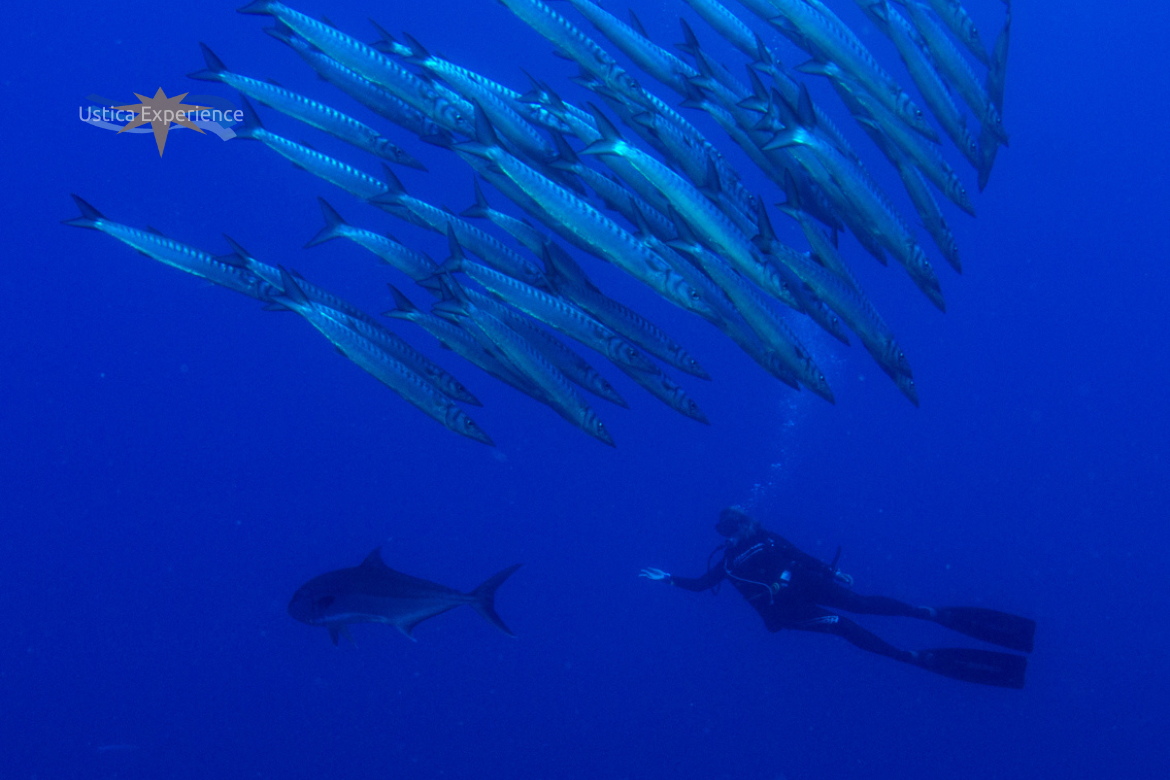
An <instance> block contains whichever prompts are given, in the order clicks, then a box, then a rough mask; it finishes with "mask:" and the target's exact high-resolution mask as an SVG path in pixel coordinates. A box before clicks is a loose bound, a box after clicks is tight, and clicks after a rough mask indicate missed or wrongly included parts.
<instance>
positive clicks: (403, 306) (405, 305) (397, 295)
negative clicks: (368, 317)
mask: <svg viewBox="0 0 1170 780" xmlns="http://www.w3.org/2000/svg"><path fill="white" fill-rule="evenodd" d="M386 286H387V287H389V288H390V294H391V295H392V296H394V308H393V309H389V310H387V311H384V312H382V316H383V317H393V318H394V319H399V320H405V319H409V318H410V316H411V315H413V314H415V313H417V312H418V307H417V306H415V305H414V304H413V303H411V302H410V299H409V298H407V297H406V296H405V295H404V294H403V293H402V290H399V289H398V288H397V287H395V286H394V285H393V284H390V283H389V282H387V284H386Z"/></svg>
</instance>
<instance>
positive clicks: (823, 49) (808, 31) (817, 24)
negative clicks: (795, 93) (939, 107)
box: [769, 0, 938, 141]
mask: <svg viewBox="0 0 1170 780" xmlns="http://www.w3.org/2000/svg"><path fill="white" fill-rule="evenodd" d="M773 2H774V4H775V6H776V10H777V11H778V12H779V15H778V16H776V17H773V18H772V19H771V20H769V21H770V22H771V23H772V25H773V26H775V27H777V28H778V29H779V30H780V31H781V32H783V33H785V34H786V35H788V36H789V37H791V38H793V39H794V42H798V45H800V46H801V47H802V48H805V49H806V51H808V52H809V53H810V54H812V55H813V56H814V57H817V58H818V59H821V60H828V61H831V62H835V63H837V64H838V65H839V66H840V67H841V68H842V69H843V70H845V71H846V72H847V73H849V74H850V75H851V76H853V77H854V78H855V79H857V80H858V81H859V82H860V83H861V84H862V86H863V87H865V89H866V90H868V91H869V92H870V94H872V95H873V96H874V97H875V98H877V99H878V100H880V101H882V104H883V105H885V106H886V108H888V109H889V110H890V111H891V112H892V113H893V114H895V115H896V116H898V117H899V118H900V119H901V120H902V121H903V122H905V123H906V124H907V125H909V126H910V127H912V128H914V129H915V130H916V131H918V132H919V133H921V134H922V135H924V136H926V137H927V138H929V139H931V140H932V141H937V140H938V134H937V133H936V132H935V131H934V128H932V127H931V126H930V124H929V123H928V122H927V121H926V115H925V114H923V113H922V110H921V109H920V108H918V106H916V105H915V104H914V100H913V99H912V98H911V97H910V96H909V95H908V94H906V92H905V90H903V89H902V87H900V86H899V85H898V83H897V82H896V81H894V79H893V78H892V77H891V76H890V75H889V74H888V73H886V71H885V70H883V69H882V67H881V65H879V64H878V62H877V60H876V59H874V57H873V55H872V54H871V53H870V52H869V50H868V49H867V48H865V46H863V45H862V44H861V42H860V41H858V40H857V38H856V36H854V35H852V33H848V32H846V31H847V29H848V28H846V27H845V26H844V25H843V24H841V22H840V20H835V21H834V20H830V19H829V18H827V17H826V16H825V15H824V14H823V13H821V11H820V10H818V9H817V8H815V7H813V6H812V5H809V4H808V3H807V2H806V1H805V0H773Z"/></svg>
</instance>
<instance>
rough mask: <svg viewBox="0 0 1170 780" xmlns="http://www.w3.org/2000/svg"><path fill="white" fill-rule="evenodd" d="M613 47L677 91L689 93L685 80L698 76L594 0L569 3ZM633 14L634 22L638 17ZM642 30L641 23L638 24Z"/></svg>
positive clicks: (644, 34) (640, 30)
mask: <svg viewBox="0 0 1170 780" xmlns="http://www.w3.org/2000/svg"><path fill="white" fill-rule="evenodd" d="M569 2H570V3H572V4H573V7H574V8H576V9H577V11H578V13H580V14H581V15H582V16H584V17H585V18H586V19H588V20H589V22H590V23H591V24H592V25H593V26H594V27H596V28H597V31H598V32H600V33H601V34H602V35H604V36H605V37H606V38H608V39H609V40H610V42H612V43H613V45H614V46H616V47H618V49H619V50H620V51H621V52H622V53H623V54H625V55H626V56H627V57H629V58H630V59H631V60H633V62H634V64H635V65H637V66H638V67H639V68H641V69H642V70H644V71H645V72H646V73H648V74H650V75H651V76H652V77H654V78H655V79H656V80H658V81H660V82H662V83H663V84H665V85H666V86H668V87H670V88H671V89H673V90H675V91H676V92H680V93H685V92H686V86H685V85H686V80H687V79H688V78H690V77H691V76H694V75H696V73H695V69H694V68H692V67H691V66H690V65H687V64H686V63H685V62H683V61H682V60H680V59H679V58H678V57H676V56H675V55H674V54H672V53H671V52H669V51H667V50H666V49H664V48H662V47H661V46H659V45H657V44H656V43H654V42H653V41H651V40H650V39H649V38H648V37H647V36H646V33H645V30H643V29H635V27H631V26H630V25H628V24H626V23H625V22H623V21H621V20H620V19H618V18H617V17H615V16H614V15H613V14H611V13H609V12H608V11H606V10H605V9H603V8H602V7H601V6H599V5H598V4H597V3H595V2H593V0H569ZM633 13H634V12H633V10H631V11H630V15H631V20H632V21H636V20H637V17H636V16H634V15H633ZM636 27H637V28H641V24H640V23H636Z"/></svg>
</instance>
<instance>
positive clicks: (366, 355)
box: [272, 268, 495, 447]
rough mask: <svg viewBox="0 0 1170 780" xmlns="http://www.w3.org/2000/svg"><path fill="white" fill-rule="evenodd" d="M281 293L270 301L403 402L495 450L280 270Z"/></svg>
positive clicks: (423, 384) (422, 383)
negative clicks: (298, 317)
mask: <svg viewBox="0 0 1170 780" xmlns="http://www.w3.org/2000/svg"><path fill="white" fill-rule="evenodd" d="M279 271H280V278H281V286H282V287H283V290H284V292H283V294H281V295H273V296H272V299H273V300H274V301H275V302H276V303H279V304H281V305H282V306H284V307H285V308H287V309H290V310H292V311H295V312H296V313H297V314H300V315H301V316H302V317H304V318H305V319H306V320H307V321H308V322H309V324H310V325H312V326H313V327H314V328H316V329H317V331H319V332H320V333H321V335H323V336H324V337H325V338H327V339H329V341H331V342H332V343H333V345H334V346H335V347H337V349H338V351H340V352H341V354H343V355H345V356H346V357H347V358H349V359H350V360H352V361H353V362H354V363H356V364H357V365H358V366H360V367H361V368H362V369H364V370H365V371H366V372H367V373H368V374H370V375H371V376H373V377H374V378H375V379H377V380H378V381H379V382H381V383H382V384H384V385H386V386H387V387H389V388H390V389H391V390H393V391H394V392H395V393H397V394H398V395H399V396H400V397H401V398H402V399H403V400H405V401H407V402H408V403H410V404H412V405H413V406H414V407H415V408H417V409H419V410H420V411H422V412H424V413H425V414H427V415H428V416H429V417H431V418H432V419H434V420H437V421H438V422H440V423H442V424H443V425H445V426H446V427H447V428H449V429H450V430H452V431H454V432H455V433H458V434H460V435H461V436H466V437H467V438H469V439H474V440H475V441H478V442H481V443H483V444H487V445H488V446H490V447H494V446H495V443H494V442H493V441H492V440H491V437H490V436H488V435H487V434H486V433H484V431H483V430H482V429H481V428H480V427H479V426H478V425H477V424H476V422H475V421H474V420H472V419H471V418H470V417H469V416H467V414H466V413H465V412H464V411H463V410H462V409H460V408H459V407H458V406H455V404H453V403H452V402H451V401H450V399H448V398H447V397H446V396H444V395H443V394H442V393H441V392H439V390H438V389H437V388H436V387H435V386H434V385H433V384H432V383H431V382H430V381H428V380H427V379H425V378H424V377H422V376H420V375H419V374H417V373H416V372H414V371H413V370H411V369H410V368H408V367H407V366H406V365H405V364H404V363H403V362H402V361H400V360H397V359H396V358H394V357H393V356H392V355H391V354H390V353H389V352H387V351H386V350H385V349H383V348H382V347H380V346H379V345H378V344H377V343H376V342H374V341H373V340H371V339H370V338H368V337H367V336H366V335H364V334H363V333H362V332H361V331H360V330H358V329H356V328H355V327H354V325H353V321H352V319H351V318H350V317H348V316H347V315H345V314H344V313H343V312H339V311H338V310H336V309H333V308H331V307H329V306H326V305H324V304H321V303H317V302H315V301H313V300H311V299H310V298H309V297H308V295H306V294H305V292H304V291H303V290H302V289H301V287H300V285H299V284H298V283H297V280H296V279H295V278H294V277H293V276H292V274H290V273H289V272H288V271H286V270H285V269H283V268H280V269H279Z"/></svg>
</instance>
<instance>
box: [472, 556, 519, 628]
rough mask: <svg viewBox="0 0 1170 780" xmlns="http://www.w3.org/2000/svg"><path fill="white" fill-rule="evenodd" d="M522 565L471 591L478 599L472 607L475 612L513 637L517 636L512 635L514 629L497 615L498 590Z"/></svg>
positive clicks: (515, 566) (508, 569)
mask: <svg viewBox="0 0 1170 780" xmlns="http://www.w3.org/2000/svg"><path fill="white" fill-rule="evenodd" d="M520 565H521V564H519V563H517V564H515V565H514V566H509V567H508V568H506V569H504V570H503V571H501V572H499V573H498V574H493V575H492V576H491V577H488V579H487V580H486V581H485V582H484V583H483V584H482V585H480V586H479V587H478V588H476V589H475V590H473V591H471V595H472V596H475V597H476V600H475V601H474V602H473V603H472V605H471V606H473V607H475V611H476V612H478V613H479V614H481V615H483V617H484V620H486V621H487V622H489V623H491V624H492V625H493V626H495V627H496V628H498V629H500V630H501V631H503V632H504V633H505V634H507V635H508V636H511V637H514V636H516V635H515V634H513V633H512V629H510V628H508V626H507V625H505V624H504V621H503V620H501V619H500V616H499V615H497V614H496V588H498V587H500V585H502V584H503V583H504V580H506V579H508V578H509V577H511V576H512V574H513V573H514V572H515V571H516V570H517V569H519V568H520Z"/></svg>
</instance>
